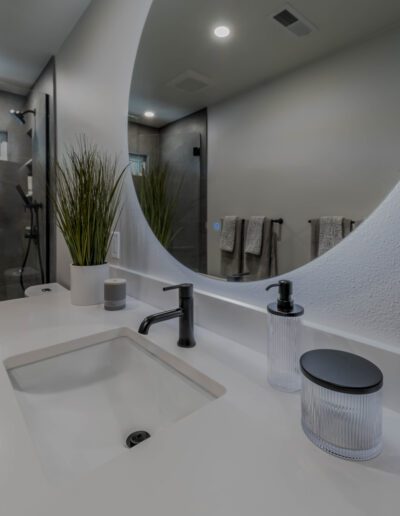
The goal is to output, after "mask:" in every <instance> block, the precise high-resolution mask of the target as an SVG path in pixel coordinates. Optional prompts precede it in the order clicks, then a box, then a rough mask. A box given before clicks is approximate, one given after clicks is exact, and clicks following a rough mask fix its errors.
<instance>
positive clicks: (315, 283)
mask: <svg viewBox="0 0 400 516" xmlns="http://www.w3.org/2000/svg"><path fill="white" fill-rule="evenodd" d="M150 3H151V2H150V0H114V1H113V2H112V3H111V2H109V1H108V0H93V2H92V4H91V6H90V7H89V9H88V11H87V12H86V14H85V16H84V17H83V18H82V20H81V22H80V23H79V25H78V26H77V27H76V29H75V30H74V31H73V33H72V34H71V36H70V38H69V39H68V41H67V42H66V44H65V45H64V46H63V48H62V50H61V52H60V54H59V55H58V56H57V83H58V92H57V93H58V94H57V108H58V137H59V146H60V148H61V153H62V149H63V148H64V145H65V144H66V143H68V142H70V141H71V139H73V137H74V136H75V135H76V134H77V133H82V132H86V133H87V134H88V135H90V136H91V137H92V138H93V139H95V140H96V141H97V142H98V144H99V145H101V146H102V147H104V148H105V149H108V150H110V151H112V152H115V153H117V154H119V155H120V157H121V162H122V163H126V161H127V159H128V138H127V128H126V116H127V110H128V98H129V89H130V81H131V74H132V69H133V63H134V59H135V55H136V51H137V47H138V42H139V39H140V34H141V30H142V28H143V25H144V22H145V19H146V14H147V12H148V9H149V7H150ZM367 79H368V81H369V80H373V79H374V80H377V78H376V77H375V78H373V77H368V78H367ZM359 94H360V92H359V91H356V92H355V93H354V98H355V99H357V96H358V95H359ZM382 102H385V98H384V97H382ZM394 108H395V107H394ZM284 151H285V149H284V148H283V149H282V152H284ZM124 191H125V210H124V213H123V217H122V219H121V222H120V229H121V232H122V242H121V244H122V248H121V260H120V263H121V265H125V266H126V267H129V268H131V269H135V270H137V271H140V272H141V273H142V275H143V284H144V283H145V282H146V275H150V276H157V277H159V278H163V279H164V280H165V281H168V282H181V281H193V282H194V283H195V286H196V288H197V289H198V290H202V291H206V292H210V293H212V294H214V295H216V296H218V297H219V300H220V301H223V299H224V298H230V299H234V300H235V304H236V306H237V305H238V304H241V303H246V304H247V305H254V306H258V307H264V306H265V304H266V303H267V302H269V301H270V300H272V299H273V297H274V294H273V293H271V294H267V293H266V292H265V290H264V289H265V285H266V282H260V283H254V284H242V285H234V284H226V283H225V282H222V281H215V280H212V279H209V278H206V277H203V276H199V275H197V274H194V273H191V272H190V271H189V270H187V269H185V267H183V266H181V265H180V264H179V263H177V262H176V261H175V260H173V259H172V258H171V257H170V255H169V254H168V253H167V252H166V251H165V250H164V249H163V248H162V247H161V246H160V245H159V243H158V242H157V241H156V239H155V237H154V236H153V235H152V233H151V232H150V231H149V228H148V226H147V223H146V221H145V220H144V217H143V214H142V212H141V210H140V207H139V205H138V202H137V198H136V195H135V192H134V189H133V185H132V181H131V179H130V178H127V179H126V185H125V190H124ZM399 227H400V187H399V186H398V185H397V186H396V187H395V188H394V190H393V191H392V193H391V194H390V195H389V196H388V197H387V198H386V199H385V200H384V202H383V203H382V204H381V205H380V206H379V208H378V209H377V210H376V211H375V212H374V213H373V214H372V216H371V217H370V218H369V219H368V221H367V222H366V223H364V224H363V225H362V226H361V227H360V228H358V229H357V230H356V231H355V232H354V233H353V234H352V235H350V236H349V237H348V238H347V239H346V240H345V241H343V242H342V243H341V244H340V245H338V246H337V247H336V248H335V249H334V250H332V251H331V252H329V253H327V254H326V255H324V256H323V257H321V258H320V259H318V260H316V261H314V262H312V263H310V264H308V265H306V266H304V267H302V268H301V269H298V270H297V271H295V272H293V273H291V274H289V275H287V277H288V278H291V279H293V281H294V282H295V294H296V299H297V300H298V301H299V302H301V303H302V304H304V305H305V308H306V317H307V318H308V320H310V321H317V322H319V323H321V324H327V325H330V326H333V327H335V328H337V329H339V330H342V331H349V332H352V333H353V334H358V335H360V336H365V337H369V338H371V339H376V340H379V341H380V342H382V345H385V344H386V345H393V346H396V347H399V346H400V344H399V339H398V335H399V333H400V318H399V317H398V307H399V306H400V238H399ZM57 266H58V270H57V273H58V276H57V277H58V279H59V280H60V281H61V282H62V283H64V284H68V283H69V255H68V252H67V251H66V249H65V244H64V243H63V241H62V239H61V238H59V239H58V255H57ZM143 290H145V289H144V288H143ZM131 294H134V295H136V296H138V297H139V298H140V297H141V295H142V294H141V290H140V289H139V288H138V289H136V290H135V291H131ZM155 304H157V303H155ZM219 323H220V324H221V326H222V325H223V324H225V325H229V326H230V328H231V331H233V327H234V325H235V324H240V325H241V326H243V325H244V324H245V321H244V320H242V319H240V318H235V317H226V318H224V320H222V318H221V320H220V321H219ZM248 338H249V339H251V325H248Z"/></svg>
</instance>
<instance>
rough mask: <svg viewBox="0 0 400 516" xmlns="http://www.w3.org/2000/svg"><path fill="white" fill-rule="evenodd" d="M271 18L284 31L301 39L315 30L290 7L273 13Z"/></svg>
mask: <svg viewBox="0 0 400 516" xmlns="http://www.w3.org/2000/svg"><path fill="white" fill-rule="evenodd" d="M272 18H273V19H274V20H275V22H276V23H279V25H281V26H282V27H283V28H284V29H285V30H287V31H289V32H291V33H292V34H294V35H295V36H297V37H299V38H301V37H304V36H308V35H309V34H311V32H314V31H315V30H316V29H317V28H316V27H315V25H313V24H312V23H311V22H309V21H308V20H307V19H306V18H305V17H304V16H302V15H301V14H300V13H299V12H297V11H296V10H295V9H294V8H293V7H292V6H291V5H286V6H285V7H284V8H283V9H281V10H280V11H279V12H277V13H274V14H273V15H272Z"/></svg>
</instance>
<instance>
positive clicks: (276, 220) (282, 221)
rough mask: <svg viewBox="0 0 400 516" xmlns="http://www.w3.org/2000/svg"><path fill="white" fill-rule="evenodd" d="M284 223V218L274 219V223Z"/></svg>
mask: <svg viewBox="0 0 400 516" xmlns="http://www.w3.org/2000/svg"><path fill="white" fill-rule="evenodd" d="M283 223H284V220H283V219H272V224H283Z"/></svg>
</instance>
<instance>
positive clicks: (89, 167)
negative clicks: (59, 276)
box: [54, 138, 125, 306]
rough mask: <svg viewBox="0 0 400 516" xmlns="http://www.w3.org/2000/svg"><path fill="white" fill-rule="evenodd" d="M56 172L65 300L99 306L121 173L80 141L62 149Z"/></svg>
mask: <svg viewBox="0 0 400 516" xmlns="http://www.w3.org/2000/svg"><path fill="white" fill-rule="evenodd" d="M57 168H58V174H57V195H56V196H55V199H54V209H55V213H56V219H57V226H58V228H59V229H60V231H61V233H62V234H63V236H64V239H65V242H66V244H67V246H68V249H69V252H70V254H71V257H72V265H71V302H72V304H73V305H78V306H87V305H96V304H100V303H102V302H103V301H104V280H106V279H107V278H108V277H109V269H108V265H107V263H106V259H107V254H108V250H109V247H110V242H111V238H112V233H113V230H114V228H115V224H116V222H117V220H118V217H119V215H120V210H121V208H120V200H121V187H122V179H123V175H124V172H125V169H124V170H122V171H121V170H120V169H119V168H118V164H117V159H112V158H110V156H109V155H107V154H104V153H101V152H100V151H99V149H98V148H97V147H96V146H95V145H90V144H88V143H87V141H86V139H85V138H81V139H79V140H78V142H77V144H76V145H75V146H71V147H70V148H69V149H68V151H67V153H66V158H65V159H64V160H63V162H62V163H61V164H58V167H57Z"/></svg>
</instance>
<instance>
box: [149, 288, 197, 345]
mask: <svg viewBox="0 0 400 516" xmlns="http://www.w3.org/2000/svg"><path fill="white" fill-rule="evenodd" d="M175 289H179V308H175V309H174V310H167V311H166V312H160V313H158V314H154V315H149V316H148V317H146V319H144V320H143V322H142V324H141V325H140V327H139V333H141V334H142V335H147V334H148V333H149V330H150V328H151V326H152V325H153V324H156V323H159V322H162V321H168V320H169V319H177V318H178V319H179V339H178V346H179V347H181V348H193V347H194V346H195V345H196V341H195V339H194V323H193V285H192V284H191V283H182V285H175V286H173V287H165V288H164V289H163V290H164V291H165V290H175Z"/></svg>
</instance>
